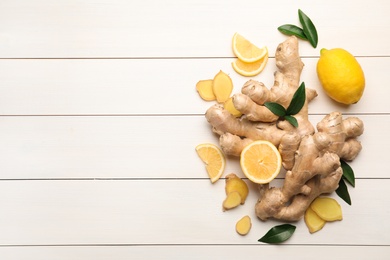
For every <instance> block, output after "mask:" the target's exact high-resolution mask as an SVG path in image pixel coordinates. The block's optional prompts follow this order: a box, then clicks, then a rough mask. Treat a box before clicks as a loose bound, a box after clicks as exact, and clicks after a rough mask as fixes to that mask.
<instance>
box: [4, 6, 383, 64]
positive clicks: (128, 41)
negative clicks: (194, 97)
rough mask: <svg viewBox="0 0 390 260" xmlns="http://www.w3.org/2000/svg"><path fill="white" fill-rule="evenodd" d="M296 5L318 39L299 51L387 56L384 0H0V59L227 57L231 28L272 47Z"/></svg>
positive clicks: (294, 19)
mask: <svg viewBox="0 0 390 260" xmlns="http://www.w3.org/2000/svg"><path fill="white" fill-rule="evenodd" d="M335 6H337V8H335ZM299 8H304V11H305V12H306V13H307V14H308V15H309V16H310V17H311V18H312V20H313V21H314V22H315V24H316V26H317V30H318V31H319V39H320V40H319V45H318V47H317V49H313V48H312V47H311V46H310V45H309V44H308V43H305V45H304V48H303V49H302V53H303V55H305V56H307V55H310V56H313V55H314V56H318V52H319V49H320V48H323V47H326V48H330V47H344V48H347V49H349V50H350V51H351V52H352V53H354V55H358V56H367V55H372V56H381V55H385V56H388V55H390V50H389V48H388V46H389V45H390V37H389V33H390V18H389V16H388V15H387V13H386V12H387V10H389V2H388V1H386V0H375V1H373V2H372V1H370V2H367V1H364V0H348V1H343V3H340V2H339V1H336V0H332V1H327V2H326V4H324V3H314V2H307V1H304V0H301V1H294V2H291V1H286V0H277V1H267V2H266V3H265V2H264V1H256V0H247V1H244V2H240V4H237V3H236V2H234V1H221V0H219V1H211V2H210V1H208V0H201V1H199V0H192V1H185V2H180V1H176V0H168V1H164V3H162V2H161V1H158V0H147V1H142V2H139V1H138V2H134V1H126V0H115V1H113V0H102V1H98V2H96V1H92V0H84V1H78V0H62V1H56V2H55V3H54V2H53V1H50V0H39V1H33V2H26V1H22V0H15V1H2V3H0V25H1V27H0V28H1V31H0V41H1V42H2V48H1V49H0V57H2V58H27V57H29V58H31V57H33V58H42V57H65V58H69V57H77V58H79V57H216V56H217V57H229V56H231V55H232V54H231V49H230V41H231V37H232V35H233V34H234V33H235V32H236V31H239V32H241V33H242V34H244V35H246V36H247V37H248V38H250V39H251V40H252V41H253V42H255V43H256V44H258V45H263V44H264V45H268V46H275V45H276V44H277V43H279V42H280V41H281V40H282V39H284V38H285V37H284V35H282V34H281V33H279V32H278V31H277V29H276V28H277V27H278V26H280V25H282V24H286V23H293V24H297V25H300V24H299V20H298V14H297V10H298V9H299ZM330 13H331V14H332V19H329V14H330ZM357 17H364V19H358V18H357ZM373 41H374V42H373ZM373 44H374V45H375V47H374V48H369V47H368V46H373Z"/></svg>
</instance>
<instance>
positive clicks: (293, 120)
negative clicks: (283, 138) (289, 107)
mask: <svg viewBox="0 0 390 260" xmlns="http://www.w3.org/2000/svg"><path fill="white" fill-rule="evenodd" d="M284 119H286V120H287V121H288V122H289V123H290V124H292V125H293V126H294V127H298V121H297V119H296V118H295V117H293V116H289V115H287V116H285V117H284Z"/></svg>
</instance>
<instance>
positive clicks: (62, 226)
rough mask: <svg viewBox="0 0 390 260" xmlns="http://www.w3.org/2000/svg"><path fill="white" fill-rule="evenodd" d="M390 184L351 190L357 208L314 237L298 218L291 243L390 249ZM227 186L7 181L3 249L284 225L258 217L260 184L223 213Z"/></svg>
mask: <svg viewBox="0 0 390 260" xmlns="http://www.w3.org/2000/svg"><path fill="white" fill-rule="evenodd" d="M389 182H390V180H389V179H385V180H378V179H365V180H362V181H359V185H358V186H357V187H356V188H355V189H351V191H350V194H351V197H352V203H353V204H352V206H349V205H347V204H346V203H344V202H342V201H340V204H341V205H342V209H343V220H342V221H340V222H333V223H327V224H326V225H325V227H324V228H323V229H322V230H321V231H320V232H318V233H315V234H310V233H309V232H308V230H307V227H306V226H305V224H304V221H299V222H297V223H295V225H296V226H297V229H296V231H295V233H294V236H293V237H291V238H290V239H289V240H288V241H286V244H291V245H303V244H305V245H329V246H332V245H336V244H337V245H345V246H349V245H366V246H367V245H382V246H390V243H389V242H390V235H389V233H388V232H382V231H383V230H388V229H389V228H390V224H389V222H388V221H387V219H388V218H389V217H390V211H388V210H384V209H383V205H384V203H385V202H386V201H388V200H389V199H390V194H389V193H388V192H387V190H388V186H389V185H390V183H389ZM276 185H278V184H277V183H276ZM224 186H225V184H224V182H223V181H220V182H217V183H215V184H214V185H212V184H210V182H209V181H208V180H165V181H163V180H129V181H112V180H100V181H97V180H95V181H94V180H91V181H1V182H0V208H1V209H2V214H1V215H0V229H1V230H2V232H1V233H0V245H2V246H12V245H14V246H16V245H54V246H55V245H120V244H126V245H156V244H157V245H206V244H212V245H229V244H241V245H248V244H250V245H252V244H253V245H257V244H258V242H257V240H258V239H259V236H261V235H262V234H265V233H266V232H267V231H268V230H269V229H270V228H271V227H272V226H274V225H276V224H280V222H276V221H272V220H270V221H267V222H262V221H260V220H258V219H257V218H256V217H255V216H254V212H253V206H254V204H255V202H256V200H257V192H256V191H257V189H256V187H255V186H251V192H250V195H249V198H248V200H247V201H246V203H245V205H243V206H240V207H239V208H236V209H235V210H232V211H227V212H223V211H222V209H221V203H222V201H223V199H224V197H225V192H224ZM378 194H381V196H378ZM333 196H335V195H333ZM335 198H336V199H338V198H337V197H335ZM338 200H340V199H338ZM244 215H249V216H251V218H252V220H253V227H252V230H251V232H250V233H249V234H248V235H247V236H245V237H242V236H240V235H238V234H237V233H236V232H235V230H234V226H235V223H236V221H237V220H238V219H239V218H241V217H242V216H244ZM378 223H380V224H378Z"/></svg>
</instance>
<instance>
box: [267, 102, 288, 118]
mask: <svg viewBox="0 0 390 260" xmlns="http://www.w3.org/2000/svg"><path fill="white" fill-rule="evenodd" d="M264 106H265V107H266V108H268V109H269V110H271V112H272V113H274V114H275V115H277V116H285V115H286V109H285V108H284V107H283V106H282V105H280V104H278V103H275V102H266V103H264Z"/></svg>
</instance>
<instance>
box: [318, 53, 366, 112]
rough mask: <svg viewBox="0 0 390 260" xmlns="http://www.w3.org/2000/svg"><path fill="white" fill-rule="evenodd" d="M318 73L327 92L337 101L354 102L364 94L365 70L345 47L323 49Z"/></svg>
mask: <svg viewBox="0 0 390 260" xmlns="http://www.w3.org/2000/svg"><path fill="white" fill-rule="evenodd" d="M317 75H318V78H319V80H320V82H321V85H322V87H323V88H324V90H325V92H326V94H327V95H328V96H329V97H331V98H332V99H334V100H335V101H337V102H340V103H342V104H347V105H350V104H354V103H356V102H358V101H359V100H360V98H361V97H362V95H363V91H364V87H365V78H364V73H363V70H362V68H361V66H360V64H359V63H358V62H357V60H356V59H355V57H354V56H353V55H352V54H351V53H349V52H348V51H346V50H344V49H341V48H335V49H330V50H327V49H321V51H320V58H319V60H318V63H317Z"/></svg>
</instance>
